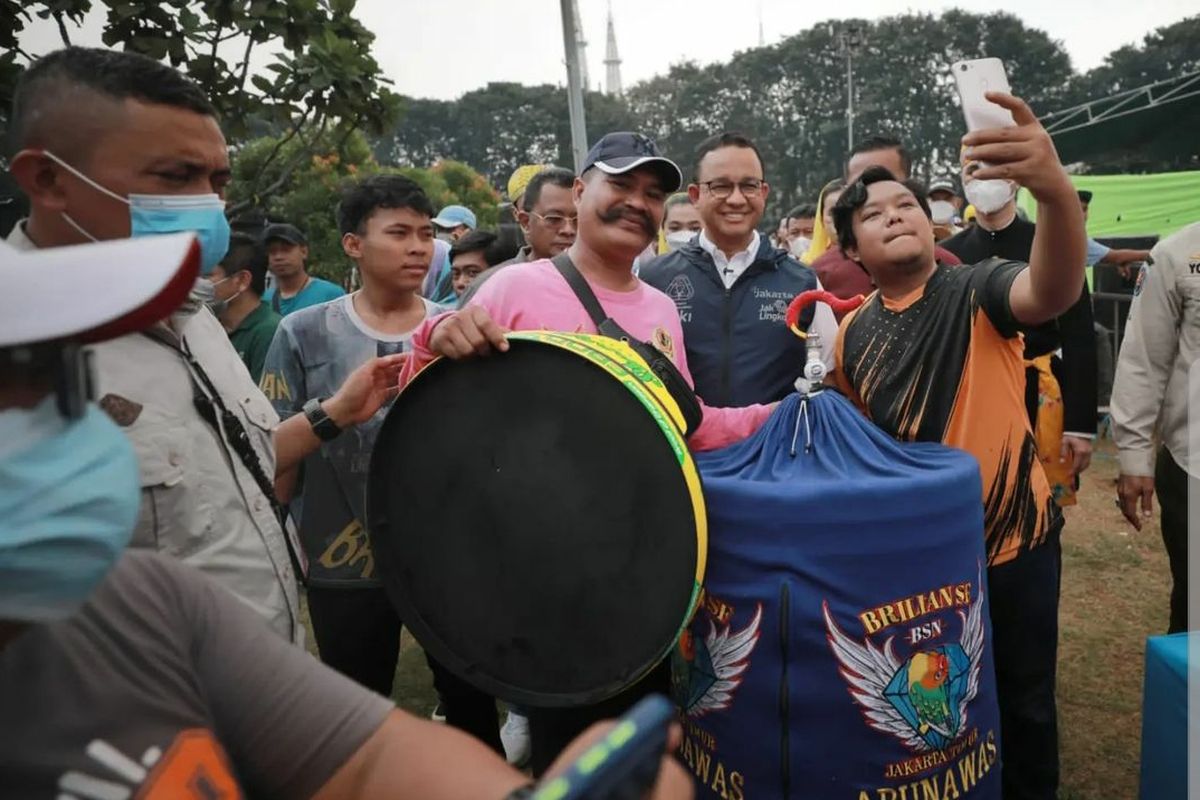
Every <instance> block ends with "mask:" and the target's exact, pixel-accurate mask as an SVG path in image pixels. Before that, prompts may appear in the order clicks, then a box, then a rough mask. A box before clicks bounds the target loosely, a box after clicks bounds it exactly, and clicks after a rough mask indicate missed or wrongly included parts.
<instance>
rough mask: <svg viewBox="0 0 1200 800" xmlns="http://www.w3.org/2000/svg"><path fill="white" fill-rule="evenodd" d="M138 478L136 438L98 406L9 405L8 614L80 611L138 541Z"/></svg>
mask: <svg viewBox="0 0 1200 800" xmlns="http://www.w3.org/2000/svg"><path fill="white" fill-rule="evenodd" d="M139 483H140V481H139V479H138V468H137V460H136V458H135V457H134V454H133V446H132V445H131V444H130V443H129V440H128V439H127V438H126V437H125V436H124V435H123V434H122V433H121V431H120V429H119V428H117V426H116V425H114V424H113V422H112V421H111V420H110V419H109V418H108V417H107V416H105V415H104V413H103V412H101V411H100V410H99V409H97V408H96V407H95V406H89V407H88V408H87V410H86V411H85V412H84V414H83V416H82V417H80V418H78V419H73V420H68V419H65V418H64V417H63V416H62V415H61V414H60V413H59V411H58V407H57V404H56V401H55V398H54V397H50V398H47V399H46V400H45V401H43V402H42V403H41V404H40V405H38V406H37V407H36V408H34V409H32V410H28V411H26V410H19V409H7V410H4V411H0V520H3V522H0V619H4V620H11V621H19V622H52V621H54V620H58V619H63V618H65V617H68V616H70V615H71V614H73V613H75V612H76V611H77V610H78V609H79V607H80V606H82V605H83V603H84V601H86V600H87V599H88V597H89V596H90V595H91V594H92V592H93V591H94V590H95V589H96V587H97V586H98V585H99V584H100V582H101V581H102V580H103V579H104V577H105V575H107V574H108V572H109V570H110V569H112V566H113V564H115V563H116V561H117V559H118V558H120V556H121V553H122V551H123V550H124V549H125V545H126V544H128V543H129V538H130V536H131V535H132V532H133V526H134V524H135V523H136V522H137V514H138V505H139V503H140V501H141V493H140V487H139Z"/></svg>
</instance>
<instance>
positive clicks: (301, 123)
mask: <svg viewBox="0 0 1200 800" xmlns="http://www.w3.org/2000/svg"><path fill="white" fill-rule="evenodd" d="M311 113H312V106H309V107H308V108H306V109H304V113H303V114H301V115H300V119H299V121H297V122H296V124H295V125H293V126H292V129H291V131H289V132H288V133H287V134H286V135H285V136H281V137H280V138H279V141H278V142H276V143H275V146H274V147H273V148H271V152H270V153H268V154H267V157H266V158H265V159H264V160H263V162H262V164H260V165H259V170H260V171H261V170H265V169H266V168H267V167H268V166H270V164H271V162H272V161H274V160H275V156H277V155H279V151H280V150H282V149H283V146H284V145H285V144H287V143H288V142H290V141H291V140H292V139H294V138H295V137H296V135H297V134H298V133H300V129H301V128H303V127H304V123H305V121H306V120H307V119H308V115H309V114H311ZM301 141H303V139H301Z"/></svg>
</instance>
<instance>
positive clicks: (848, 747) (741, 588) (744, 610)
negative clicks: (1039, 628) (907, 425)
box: [672, 391, 1000, 800]
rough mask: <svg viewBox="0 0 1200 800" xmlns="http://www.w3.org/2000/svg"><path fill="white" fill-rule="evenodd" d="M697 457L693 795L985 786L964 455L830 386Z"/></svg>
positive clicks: (990, 701) (989, 727) (976, 571)
mask: <svg viewBox="0 0 1200 800" xmlns="http://www.w3.org/2000/svg"><path fill="white" fill-rule="evenodd" d="M697 463H698V466H699V468H700V471H701V474H702V476H703V481H704V492H705V498H706V503H707V506H708V518H709V557H708V573H707V576H706V580H705V589H704V592H703V594H702V596H701V599H700V602H699V604H698V606H697V610H696V613H695V616H694V618H693V620H692V623H691V624H690V626H689V627H688V629H687V630H685V632H684V634H683V635H682V636H681V638H680V640H679V644H678V646H677V648H676V650H675V652H674V653H673V656H672V683H673V689H674V692H675V695H676V700H677V702H678V703H679V705H680V707H681V709H682V714H683V721H684V744H683V749H682V756H683V760H684V761H685V763H686V764H687V765H688V767H690V769H691V771H692V773H693V775H694V776H695V780H696V786H697V791H698V796H700V797H720V798H723V800H743V799H745V800H772V799H773V798H779V799H780V800H791V799H792V798H813V799H814V800H822V799H823V798H830V800H833V799H834V798H837V800H842V799H843V798H845V799H846V800H929V799H930V798H936V799H937V800H953V798H960V797H962V798H971V800H983V799H984V798H999V796H1000V780H999V778H1000V763H999V756H1000V752H999V741H1000V731H999V712H998V710H997V706H996V689H995V676H994V672H993V666H992V653H991V648H992V644H991V623H990V621H989V618H988V607H987V589H986V582H985V576H986V566H985V564H986V558H985V553H984V546H983V505H982V502H981V498H982V490H981V486H980V476H979V466H978V464H977V463H976V461H975V459H974V458H972V457H971V456H970V455H968V454H966V453H964V452H962V451H959V450H954V449H951V448H948V447H943V446H941V445H938V444H901V443H899V442H897V441H895V440H894V439H892V438H891V437H889V436H887V435H886V434H885V433H883V432H882V431H881V430H879V429H878V428H876V427H875V426H874V425H872V424H871V423H870V422H869V421H867V420H866V419H865V418H864V417H863V416H862V414H860V413H859V412H858V410H857V409H855V408H854V407H853V406H852V405H851V404H850V403H849V402H848V401H847V400H846V399H845V398H843V397H842V396H841V395H839V394H837V393H835V392H833V391H825V392H820V393H818V394H815V395H813V396H811V397H809V398H807V399H802V398H801V396H800V395H792V396H790V397H789V398H787V399H785V400H784V401H783V402H782V403H781V404H780V407H779V409H778V410H777V411H776V413H775V414H774V415H773V416H772V417H771V418H770V419H769V420H768V421H767V423H766V424H765V425H764V426H763V427H762V429H761V430H760V431H759V432H758V433H757V434H756V435H755V436H752V437H750V438H749V439H747V440H745V441H744V442H741V443H739V444H737V445H734V446H732V447H728V448H726V449H724V450H719V451H716V452H713V453H708V454H702V455H700V456H699V457H698V458H697Z"/></svg>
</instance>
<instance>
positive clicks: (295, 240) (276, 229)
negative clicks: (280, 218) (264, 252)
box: [262, 222, 308, 245]
mask: <svg viewBox="0 0 1200 800" xmlns="http://www.w3.org/2000/svg"><path fill="white" fill-rule="evenodd" d="M274 239H279V240H281V241H284V242H291V243H292V244H302V245H307V244H308V239H307V238H305V236H304V234H303V233H301V231H300V229H299V228H297V227H296V226H295V225H289V224H288V223H286V222H276V223H274V224H272V225H268V226H267V229H266V230H265V231H263V235H262V240H263V242H264V243H268V244H269V243H270V242H271V241H272V240H274Z"/></svg>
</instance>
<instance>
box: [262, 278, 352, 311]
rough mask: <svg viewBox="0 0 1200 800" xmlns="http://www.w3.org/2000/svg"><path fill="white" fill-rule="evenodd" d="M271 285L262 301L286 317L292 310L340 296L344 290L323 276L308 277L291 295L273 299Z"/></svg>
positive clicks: (315, 304) (273, 290)
mask: <svg viewBox="0 0 1200 800" xmlns="http://www.w3.org/2000/svg"><path fill="white" fill-rule="evenodd" d="M277 288H278V287H276V286H272V287H271V288H270V289H267V291H266V292H265V293H264V294H263V297H262V299H263V302H264V303H266V304H267V305H269V306H270V307H271V308H273V309H274V310H275V313H276V314H278V315H279V316H281V317H286V316H287V315H288V314H291V313H292V312H293V311H299V310H300V309H302V308H308V307H309V306H317V305H320V304H321V303H327V302H329V301H330V300H333V299H334V298H337V297H341V296H342V295H344V294H345V293H346V292H345V291H344V290H343V289H342V287H340V286H338V285H337V284H336V283H330V282H329V281H327V280H325V279H323V278H309V279H308V283H306V284H304V288H303V289H301V290H300V291H298V292H296V294H294V295H292V296H291V297H280V298H279V299H278V300H276V299H275V294H276V289H277Z"/></svg>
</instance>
